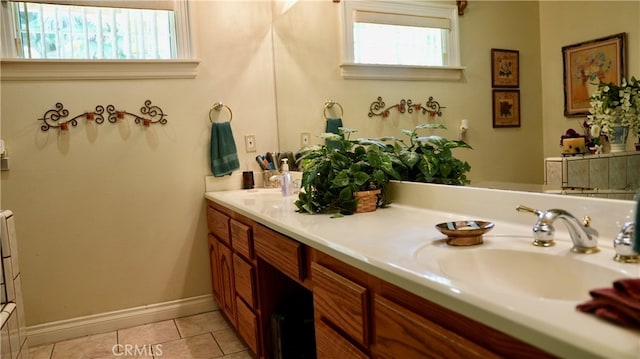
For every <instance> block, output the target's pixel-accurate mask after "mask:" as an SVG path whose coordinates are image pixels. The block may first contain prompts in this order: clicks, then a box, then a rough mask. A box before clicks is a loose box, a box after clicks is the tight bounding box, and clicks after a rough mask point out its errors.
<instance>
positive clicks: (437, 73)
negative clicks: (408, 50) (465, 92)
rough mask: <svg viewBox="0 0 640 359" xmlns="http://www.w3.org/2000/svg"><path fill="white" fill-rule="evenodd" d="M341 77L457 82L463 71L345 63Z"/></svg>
mask: <svg viewBox="0 0 640 359" xmlns="http://www.w3.org/2000/svg"><path fill="white" fill-rule="evenodd" d="M340 67H341V68H342V77H343V78H344V79H347V80H406V81H438V80H446V81H457V80H460V79H461V78H462V72H463V70H464V69H465V68H464V67H460V66H446V67H444V66H443V67H440V66H405V65H379V64H355V63H345V64H342V65H341V66H340Z"/></svg>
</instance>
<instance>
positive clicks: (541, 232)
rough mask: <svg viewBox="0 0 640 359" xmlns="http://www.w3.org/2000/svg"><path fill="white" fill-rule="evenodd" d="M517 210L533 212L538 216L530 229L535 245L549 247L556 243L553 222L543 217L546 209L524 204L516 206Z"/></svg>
mask: <svg viewBox="0 0 640 359" xmlns="http://www.w3.org/2000/svg"><path fill="white" fill-rule="evenodd" d="M516 211H518V212H527V213H531V214H534V215H535V216H537V217H538V220H537V221H536V223H535V224H534V225H533V228H532V229H531V231H532V232H533V245H534V246H536V247H551V246H553V245H555V244H556V242H555V240H554V238H555V228H553V224H552V223H550V222H548V221H546V220H545V219H544V217H545V213H546V211H540V210H538V209H534V208H531V207H527V206H524V205H519V206H518V207H516Z"/></svg>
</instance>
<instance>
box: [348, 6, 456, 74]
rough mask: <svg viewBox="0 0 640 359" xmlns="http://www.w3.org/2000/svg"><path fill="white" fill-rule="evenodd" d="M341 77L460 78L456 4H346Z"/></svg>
mask: <svg viewBox="0 0 640 359" xmlns="http://www.w3.org/2000/svg"><path fill="white" fill-rule="evenodd" d="M342 20H343V35H344V40H343V44H344V47H343V60H344V63H343V65H342V74H343V77H345V78H368V79H405V80H425V79H458V78H460V76H461V70H462V67H460V57H459V49H458V47H459V44H458V29H457V25H458V13H457V7H456V6H454V5H442V4H434V3H425V2H417V1H366V2H365V1H345V2H344V4H343V19H342Z"/></svg>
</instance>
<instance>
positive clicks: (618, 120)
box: [587, 77, 640, 152]
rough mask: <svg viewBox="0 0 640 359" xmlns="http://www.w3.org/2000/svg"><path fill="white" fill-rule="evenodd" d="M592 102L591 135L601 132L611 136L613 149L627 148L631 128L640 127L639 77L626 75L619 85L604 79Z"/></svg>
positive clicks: (590, 99) (589, 120) (633, 131)
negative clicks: (637, 78) (627, 78)
mask: <svg viewBox="0 0 640 359" xmlns="http://www.w3.org/2000/svg"><path fill="white" fill-rule="evenodd" d="M589 104H590V105H591V108H589V115H587V123H588V125H589V126H590V127H591V136H592V137H594V136H595V138H597V137H599V135H600V133H602V134H604V135H606V136H607V137H608V138H609V142H610V143H611V151H612V152H621V151H624V149H625V147H626V146H625V144H626V140H627V137H628V135H629V132H631V133H637V132H638V130H640V119H639V117H638V116H640V81H638V80H636V78H635V77H632V78H631V80H629V81H627V80H626V79H624V78H623V79H622V82H621V84H620V85H616V84H614V83H603V82H601V83H600V84H599V85H598V88H597V89H596V91H595V92H594V93H593V94H592V95H591V97H590V98H589Z"/></svg>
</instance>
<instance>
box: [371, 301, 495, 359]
mask: <svg viewBox="0 0 640 359" xmlns="http://www.w3.org/2000/svg"><path fill="white" fill-rule="evenodd" d="M374 303H375V304H374V306H375V308H374V312H375V314H374V323H375V324H374V325H375V329H374V332H375V339H374V345H373V348H372V353H373V355H374V356H375V357H380V358H428V357H431V356H432V355H433V353H438V356H441V357H444V358H497V357H498V356H497V355H496V354H494V353H492V352H490V351H488V350H486V349H484V348H482V347H481V346H479V345H477V344H475V343H473V342H471V341H469V340H467V339H465V338H463V337H461V336H459V335H457V334H455V333H453V332H451V331H449V330H446V329H444V328H442V327H441V326H439V325H437V324H435V323H433V322H431V321H429V320H427V319H425V318H424V317H422V316H420V315H418V314H416V313H414V312H412V311H410V310H408V309H406V308H404V307H402V306H400V305H398V304H396V303H394V302H392V301H390V300H387V299H385V298H383V297H381V296H378V295H376V296H375V301H374Z"/></svg>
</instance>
